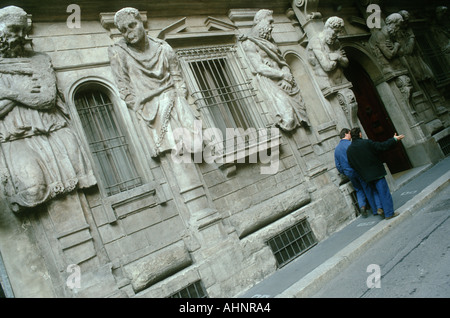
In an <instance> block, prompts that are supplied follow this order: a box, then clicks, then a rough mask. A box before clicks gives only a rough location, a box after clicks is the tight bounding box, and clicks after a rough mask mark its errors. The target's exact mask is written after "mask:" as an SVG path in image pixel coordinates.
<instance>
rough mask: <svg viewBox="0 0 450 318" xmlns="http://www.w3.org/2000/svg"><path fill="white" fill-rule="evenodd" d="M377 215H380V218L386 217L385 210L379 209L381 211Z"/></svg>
mask: <svg viewBox="0 0 450 318" xmlns="http://www.w3.org/2000/svg"><path fill="white" fill-rule="evenodd" d="M377 214H378V215H380V216H382V217H384V210H383V209H382V208H379V209H378V210H377Z"/></svg>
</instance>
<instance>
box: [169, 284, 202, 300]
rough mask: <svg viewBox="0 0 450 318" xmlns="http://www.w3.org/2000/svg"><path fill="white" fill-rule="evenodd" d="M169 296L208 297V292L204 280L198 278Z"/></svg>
mask: <svg viewBox="0 0 450 318" xmlns="http://www.w3.org/2000/svg"><path fill="white" fill-rule="evenodd" d="M168 298H208V294H207V293H206V290H205V288H204V287H203V284H202V282H201V281H200V280H198V281H196V282H194V283H192V284H190V285H188V286H187V287H185V288H183V289H182V290H180V291H178V292H176V293H174V294H172V295H170V296H169V297H168Z"/></svg>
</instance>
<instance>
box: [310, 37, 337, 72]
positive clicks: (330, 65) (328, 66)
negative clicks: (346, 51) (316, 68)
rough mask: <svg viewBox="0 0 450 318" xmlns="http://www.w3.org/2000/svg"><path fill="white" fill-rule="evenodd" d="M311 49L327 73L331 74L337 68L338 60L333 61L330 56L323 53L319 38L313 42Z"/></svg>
mask: <svg viewBox="0 0 450 318" xmlns="http://www.w3.org/2000/svg"><path fill="white" fill-rule="evenodd" d="M310 49H311V51H312V52H313V54H314V56H315V57H316V60H317V61H318V62H319V64H320V66H321V67H322V69H323V70H324V71H325V72H330V71H332V70H334V69H335V68H336V66H337V63H338V59H337V58H335V59H333V60H331V59H330V57H329V56H328V54H325V53H324V52H323V50H322V46H321V45H320V41H319V40H318V39H317V38H316V39H313V40H312V41H311V44H310Z"/></svg>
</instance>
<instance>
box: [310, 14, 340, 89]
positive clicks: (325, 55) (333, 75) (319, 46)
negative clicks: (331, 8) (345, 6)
mask: <svg viewBox="0 0 450 318" xmlns="http://www.w3.org/2000/svg"><path fill="white" fill-rule="evenodd" d="M343 28H344V20H343V19H341V18H339V17H330V18H329V19H327V21H326V22H325V25H324V28H323V31H322V32H320V33H319V34H318V35H316V36H314V37H313V38H312V39H311V41H310V42H309V43H308V47H307V51H308V61H309V63H310V64H311V65H312V67H313V69H314V72H315V74H316V76H317V80H318V83H319V86H320V88H321V89H322V90H325V89H329V88H330V87H332V86H340V85H342V84H347V83H349V82H348V80H347V79H346V77H345V75H344V68H346V67H347V66H348V63H349V61H348V58H347V55H346V54H345V51H344V50H343V49H342V47H341V44H340V42H339V40H338V36H339V34H340V33H341V32H342V29H343Z"/></svg>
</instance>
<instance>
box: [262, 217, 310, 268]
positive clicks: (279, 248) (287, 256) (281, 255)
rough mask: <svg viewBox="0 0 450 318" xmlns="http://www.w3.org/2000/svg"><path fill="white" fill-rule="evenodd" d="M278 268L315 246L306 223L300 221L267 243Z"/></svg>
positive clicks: (303, 220)
mask: <svg viewBox="0 0 450 318" xmlns="http://www.w3.org/2000/svg"><path fill="white" fill-rule="evenodd" d="M267 244H268V245H269V247H270V248H271V249H272V252H273V254H274V256H275V259H276V260H277V264H278V267H282V266H284V265H286V264H287V263H289V262H291V261H292V260H294V259H295V258H297V257H298V256H300V255H301V254H303V253H304V252H306V251H307V250H309V249H310V248H311V247H313V246H315V245H316V244H317V241H316V239H315V237H314V233H313V232H312V230H311V227H310V226H309V223H308V221H307V220H306V218H305V219H302V220H301V221H299V222H297V223H296V224H294V225H293V226H291V227H289V228H287V229H286V230H284V231H283V232H281V233H280V234H278V235H275V236H274V237H272V238H271V239H269V240H268V241H267Z"/></svg>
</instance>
